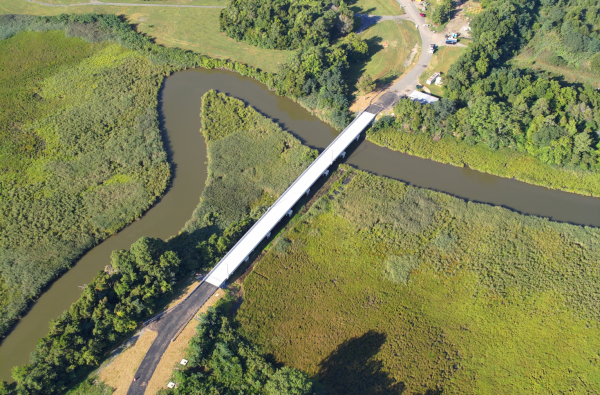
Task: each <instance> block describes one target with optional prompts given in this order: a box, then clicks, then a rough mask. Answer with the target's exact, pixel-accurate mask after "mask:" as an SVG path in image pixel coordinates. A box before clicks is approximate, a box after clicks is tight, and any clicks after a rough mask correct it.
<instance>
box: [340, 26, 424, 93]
mask: <svg viewBox="0 0 600 395" xmlns="http://www.w3.org/2000/svg"><path fill="white" fill-rule="evenodd" d="M360 36H361V38H363V39H364V40H365V41H367V44H368V45H369V58H368V60H367V61H366V62H361V63H356V64H351V65H350V71H349V80H350V81H351V84H352V85H354V84H355V83H356V81H358V78H359V77H360V76H361V75H363V74H364V73H367V74H370V75H371V77H373V79H374V80H377V82H378V83H379V84H386V83H388V82H391V81H393V80H394V79H396V78H398V77H399V76H400V75H402V73H403V72H404V70H405V68H406V67H405V62H406V60H407V59H408V58H409V56H410V53H411V51H412V49H413V48H414V46H415V44H420V43H421V38H420V36H419V32H418V31H417V30H416V29H415V27H414V25H413V24H412V23H410V22H408V21H400V23H397V22H395V21H384V22H380V23H378V24H376V25H373V26H371V27H369V28H368V29H367V30H366V31H364V32H362V33H361V34H360Z"/></svg>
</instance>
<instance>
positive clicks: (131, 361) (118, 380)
mask: <svg viewBox="0 0 600 395" xmlns="http://www.w3.org/2000/svg"><path fill="white" fill-rule="evenodd" d="M156 336H157V333H156V332H154V331H151V330H148V329H143V330H141V331H140V333H139V337H138V338H137V340H136V341H135V343H134V344H133V345H132V346H130V347H129V348H127V349H126V350H125V351H123V352H122V353H121V354H119V356H117V357H116V358H115V359H114V360H113V361H112V362H111V363H110V364H109V365H108V366H107V367H105V368H103V369H102V371H101V372H100V373H99V374H98V377H99V378H100V380H102V381H104V382H105V383H106V384H108V385H110V386H111V387H113V388H115V392H114V393H113V395H125V394H127V389H129V384H130V383H131V381H132V380H133V375H134V374H135V371H136V370H137V368H138V366H140V363H141V362H142V359H144V356H145V355H146V353H147V352H148V349H149V348H150V346H151V345H152V342H153V341H154V339H155V338H156Z"/></svg>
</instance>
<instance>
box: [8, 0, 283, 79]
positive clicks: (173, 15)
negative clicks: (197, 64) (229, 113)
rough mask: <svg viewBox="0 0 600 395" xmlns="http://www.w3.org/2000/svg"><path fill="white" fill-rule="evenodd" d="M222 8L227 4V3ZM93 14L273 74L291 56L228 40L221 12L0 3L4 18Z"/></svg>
mask: <svg viewBox="0 0 600 395" xmlns="http://www.w3.org/2000/svg"><path fill="white" fill-rule="evenodd" d="M207 1H208V0H207ZM115 2H119V1H115ZM148 3H150V4H155V3H156V2H148ZM182 4H183V3H182ZM190 4H191V3H190ZM205 5H213V4H212V3H211V4H209V3H206V4H205ZM221 5H223V6H225V5H227V4H226V3H225V2H223V3H222V4H221ZM90 12H95V13H98V14H116V15H122V16H124V17H125V18H127V20H128V21H129V22H130V23H133V24H136V25H137V26H138V30H139V31H140V32H142V33H144V34H147V35H148V36H149V37H153V38H155V39H156V42H157V43H158V44H162V45H164V46H167V47H177V48H182V49H187V50H191V51H194V52H199V53H202V54H204V55H208V56H211V57H215V58H222V59H232V60H236V61H238V62H243V63H246V64H248V65H252V66H255V67H258V68H260V69H262V70H265V71H269V72H276V71H277V68H278V66H279V64H283V63H285V62H286V60H287V57H288V55H289V54H290V52H289V51H279V50H270V49H262V48H258V47H255V46H253V45H249V44H245V43H241V42H237V41H235V40H233V39H231V38H229V37H227V36H226V35H225V33H221V32H220V31H219V14H220V12H221V10H220V9H215V8H178V7H128V6H74V7H47V6H42V5H38V4H34V3H28V2H26V1H25V0H5V1H3V2H0V14H31V15H57V14H62V13H69V14H71V13H74V14H75V13H76V14H84V13H90Z"/></svg>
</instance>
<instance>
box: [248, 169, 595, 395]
mask: <svg viewBox="0 0 600 395" xmlns="http://www.w3.org/2000/svg"><path fill="white" fill-rule="evenodd" d="M346 169H347V170H348V172H347V173H348V174H347V175H346V176H345V177H343V178H342V179H340V180H339V181H338V182H336V183H335V184H334V185H333V186H332V187H331V189H330V191H329V193H328V194H326V195H325V196H323V197H322V198H321V199H320V200H319V201H317V202H316V203H315V205H313V207H312V208H311V209H310V210H309V211H308V213H307V214H306V215H304V216H303V218H302V219H301V220H300V221H298V222H296V224H295V225H294V226H293V227H292V228H291V229H290V230H289V231H288V232H286V233H284V234H282V235H281V238H280V239H279V240H278V241H274V247H273V248H272V249H271V250H270V251H269V252H267V253H266V255H265V256H264V257H262V259H261V260H260V262H259V263H258V264H257V265H256V271H258V272H260V274H258V273H257V272H256V271H255V272H253V273H251V274H250V275H249V276H248V277H247V278H246V279H245V280H244V283H243V289H244V302H243V304H242V305H241V307H240V309H239V311H238V314H237V317H236V320H237V321H238V322H239V323H240V324H241V326H242V329H243V331H242V333H244V334H245V335H247V336H249V338H250V339H252V340H253V341H255V342H257V343H258V344H259V345H261V346H263V347H265V349H266V351H267V352H270V353H272V354H273V355H274V356H275V358H277V360H278V361H279V362H281V363H284V364H286V365H289V366H292V367H295V368H298V369H302V370H304V371H306V372H308V373H309V374H311V375H314V376H315V378H318V379H319V380H320V381H321V383H322V384H323V385H324V386H325V389H326V390H329V391H331V392H335V393H344V394H361V393H367V392H371V393H372V392H376V393H387V392H390V391H393V392H395V391H401V390H404V391H407V392H422V391H432V392H436V391H443V392H444V393H446V392H448V393H471V392H474V391H478V390H479V391H482V392H486V393H487V392H494V391H496V392H498V391H499V392H503V393H523V394H525V393H528V394H529V393H537V392H538V391H541V392H545V393H550V392H556V391H559V392H563V391H564V392H568V391H575V392H581V391H582V392H585V391H586V388H595V387H597V386H598V385H600V382H598V377H600V371H599V370H598V366H596V365H594V364H590V363H589V358H594V357H593V355H595V351H594V350H596V349H597V348H598V346H600V343H599V340H598V339H599V337H598V336H599V335H600V330H599V323H600V316H599V315H598V311H597V309H596V308H595V307H594V306H595V305H596V304H597V303H598V301H597V300H595V299H596V296H595V295H598V291H600V289H598V284H599V282H598V279H599V278H598V270H599V266H598V262H599V259H600V256H598V254H599V252H598V251H600V249H599V248H598V240H600V231H599V230H598V229H592V228H582V227H577V226H573V225H568V224H560V223H555V222H551V221H548V220H545V219H541V218H536V217H531V216H524V215H520V214H517V213H514V212H511V211H509V210H506V209H502V208H498V207H490V206H487V205H482V204H477V203H466V202H464V201H462V200H460V199H456V198H453V197H450V196H448V195H446V194H443V193H438V192H432V191H428V190H424V189H420V188H414V187H410V186H407V185H406V184H403V183H401V182H398V181H394V180H390V179H387V178H385V177H378V176H374V175H372V174H368V173H365V172H362V171H357V170H354V169H352V168H350V167H346ZM573 290H577V291H575V292H573ZM534 371H539V372H543V374H541V375H532V374H530V373H531V372H534ZM540 389H541V390H540Z"/></svg>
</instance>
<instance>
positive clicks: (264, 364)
mask: <svg viewBox="0 0 600 395" xmlns="http://www.w3.org/2000/svg"><path fill="white" fill-rule="evenodd" d="M196 331H197V333H196V335H195V336H194V337H193V338H192V340H191V341H190V344H189V347H188V354H187V359H188V360H189V363H188V364H187V366H186V368H185V369H184V370H181V371H177V372H175V374H174V378H173V380H174V381H175V382H176V383H177V384H178V386H177V388H176V389H173V390H168V391H165V392H164V393H165V394H181V395H184V394H232V395H233V394H250V395H254V394H256V395H309V394H312V393H313V389H312V383H311V381H310V380H309V379H308V377H307V375H306V374H305V373H303V372H301V371H299V370H297V369H294V368H290V367H281V368H278V367H276V366H275V365H274V364H273V363H271V362H269V361H268V360H267V359H266V358H265V356H264V355H263V353H261V352H260V350H259V349H258V348H257V347H256V346H255V345H253V344H252V343H251V342H249V341H248V340H247V339H245V338H244V337H243V336H242V335H241V334H240V333H239V332H238V330H237V328H236V325H235V324H233V323H232V322H231V321H230V320H229V319H228V318H227V315H226V314H225V311H224V309H215V308H210V309H209V310H208V312H207V313H206V314H202V315H201V316H200V324H199V325H198V326H197V328H196Z"/></svg>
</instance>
